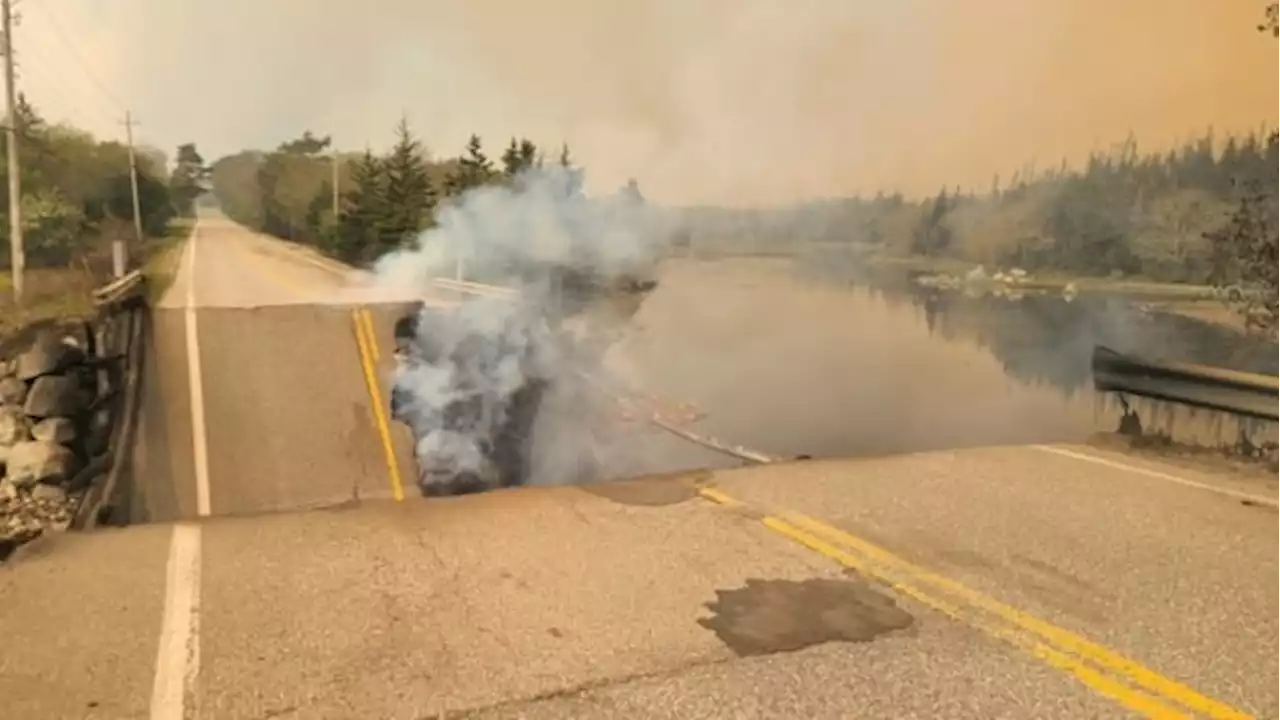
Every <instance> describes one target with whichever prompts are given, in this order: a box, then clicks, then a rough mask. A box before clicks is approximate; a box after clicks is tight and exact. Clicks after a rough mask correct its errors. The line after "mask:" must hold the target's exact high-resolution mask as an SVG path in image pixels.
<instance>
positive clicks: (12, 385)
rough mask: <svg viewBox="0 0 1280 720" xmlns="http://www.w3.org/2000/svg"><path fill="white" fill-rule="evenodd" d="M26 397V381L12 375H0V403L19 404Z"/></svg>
mask: <svg viewBox="0 0 1280 720" xmlns="http://www.w3.org/2000/svg"><path fill="white" fill-rule="evenodd" d="M26 399H27V384H26V383H24V382H22V381H21V380H19V379H18V378H16V377H14V376H12V375H6V376H4V377H0V405H21V404H22V401H24V400H26Z"/></svg>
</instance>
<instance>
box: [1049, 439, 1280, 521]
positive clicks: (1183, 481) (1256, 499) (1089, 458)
mask: <svg viewBox="0 0 1280 720" xmlns="http://www.w3.org/2000/svg"><path fill="white" fill-rule="evenodd" d="M1031 447H1032V448H1034V449H1036V450H1040V451H1042V452H1047V453H1053V454H1054V455H1061V456H1063V457H1069V458H1075V459H1076V460H1082V461H1084V462H1090V463H1094V464H1095V465H1102V466H1105V467H1109V468H1112V469H1113V470H1124V471H1125V472H1131V473H1135V474H1137V475H1145V476H1147V477H1149V478H1155V479H1156V480H1163V481H1165V482H1171V483H1174V484H1177V485H1185V486H1186V487H1190V488H1196V489H1197V490H1207V491H1209V492H1213V493H1218V494H1219V495H1226V496H1227V497H1233V498H1235V499H1237V500H1247V501H1249V502H1251V503H1257V504H1258V505H1266V506H1268V507H1280V503H1277V501H1276V499H1275V498H1269V497H1266V496H1263V495H1254V494H1252V493H1247V492H1241V491H1239V490H1232V489H1231V488H1225V487H1220V486H1217V485H1212V484H1210V483H1204V482H1198V481H1196V480H1189V479H1187V478H1184V477H1178V476H1177V475H1170V474H1169V473H1164V472H1160V471H1159V470H1149V469H1147V468H1143V467H1138V466H1136V465H1129V464H1127V463H1122V462H1118V461H1115V460H1108V459H1107V458H1104V457H1098V456H1097V455H1090V454H1088V453H1082V452H1075V451H1074V450H1067V449H1066V448H1060V447H1054V446H1052V445H1032V446H1031Z"/></svg>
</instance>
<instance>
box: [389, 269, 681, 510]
mask: <svg viewBox="0 0 1280 720" xmlns="http://www.w3.org/2000/svg"><path fill="white" fill-rule="evenodd" d="M440 285H441V286H442V287H443V288H445V289H449V290H454V291H457V292H459V293H461V294H463V295H464V296H465V297H464V298H463V299H462V300H461V301H459V302H458V303H457V304H456V305H452V306H445V307H440V306H436V305H433V304H429V303H425V302H424V303H420V304H419V305H418V306H417V307H415V308H413V309H412V311H411V312H410V313H409V314H407V315H406V316H404V317H402V318H400V320H399V321H398V322H397V323H396V325H395V335H396V338H395V344H396V357H397V361H398V369H397V376H396V381H395V384H394V385H393V388H392V394H391V415H392V417H393V418H394V419H396V420H398V421H400V422H403V423H405V424H406V425H408V426H409V428H410V429H411V430H412V433H413V437H414V446H415V453H414V454H415V457H416V460H417V462H418V466H419V472H418V485H419V488H420V489H421V491H422V493H423V494H424V495H427V496H435V495H456V494H465V493H472V492H480V491H484V490H491V489H496V488H501V487H512V486H517V485H525V484H540V483H541V482H549V483H555V484H560V483H565V482H578V483H580V482H589V481H592V480H599V479H604V478H605V477H606V476H608V475H610V474H611V472H610V469H609V468H607V467H605V464H606V463H605V461H604V459H603V457H602V456H603V455H605V454H607V452H604V451H606V450H607V449H608V448H607V447H606V446H608V445H611V444H615V442H616V440H617V438H606V437H603V436H602V429H603V428H604V427H605V426H607V425H608V424H609V423H608V421H607V419H606V418H607V416H609V415H611V414H612V415H616V413H617V408H616V398H609V397H607V396H606V395H603V394H601V393H600V391H599V387H598V383H596V382H595V381H594V380H593V379H594V378H595V377H597V376H598V375H600V374H602V373H603V372H604V364H605V363H604V358H605V354H606V352H607V350H608V348H609V346H610V344H611V342H612V340H613V339H615V338H616V337H617V335H618V331H619V330H620V328H622V327H623V326H624V325H625V323H626V322H627V321H628V320H629V319H630V317H631V315H632V314H634V312H635V310H636V309H637V308H638V307H639V303H640V302H641V301H642V300H643V297H644V296H645V295H646V294H647V293H648V292H650V291H652V290H653V288H654V287H655V286H656V283H654V282H652V281H640V280H636V279H634V278H631V277H626V276H624V277H621V278H617V279H609V280H601V279H597V278H589V277H585V276H583V275H581V274H573V273H569V272H563V271H561V272H556V273H554V274H553V275H552V276H551V278H550V281H548V282H542V283H537V284H529V285H526V286H523V287H521V288H520V289H519V290H514V289H510V288H499V287H495V286H484V285H478V284H475V283H460V282H457V281H442V282H441V283H440ZM611 441H613V442H611Z"/></svg>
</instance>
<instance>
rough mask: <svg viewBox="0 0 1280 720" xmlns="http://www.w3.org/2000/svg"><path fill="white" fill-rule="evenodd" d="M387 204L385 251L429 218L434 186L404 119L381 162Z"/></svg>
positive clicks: (434, 195)
mask: <svg viewBox="0 0 1280 720" xmlns="http://www.w3.org/2000/svg"><path fill="white" fill-rule="evenodd" d="M382 165H383V172H384V174H385V176H386V180H385V182H386V185H385V192H386V207H385V212H384V214H383V224H382V227H381V230H382V234H381V236H380V240H381V248H382V250H384V251H389V250H392V249H394V248H396V247H398V246H399V245H400V244H401V243H403V242H404V241H405V240H407V239H408V238H410V237H412V236H414V235H417V234H418V233H419V232H421V231H422V230H423V228H425V227H427V226H428V224H429V223H430V221H431V213H432V211H433V210H434V209H435V205H436V193H435V188H434V187H432V185H431V177H430V176H429V175H427V166H426V153H425V151H424V150H423V147H422V143H420V142H418V140H417V139H416V138H415V137H413V134H412V133H411V132H410V131H409V124H408V122H406V121H405V120H404V119H401V120H400V124H399V125H398V126H397V127H396V144H395V146H394V147H392V148H391V153H390V154H389V155H388V156H387V158H386V160H385V161H384V162H383V164H382Z"/></svg>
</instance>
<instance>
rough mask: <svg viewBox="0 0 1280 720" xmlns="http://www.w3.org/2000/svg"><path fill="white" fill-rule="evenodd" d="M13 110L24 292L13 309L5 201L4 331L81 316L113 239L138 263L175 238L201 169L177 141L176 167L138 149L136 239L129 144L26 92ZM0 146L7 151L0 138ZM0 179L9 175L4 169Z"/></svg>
mask: <svg viewBox="0 0 1280 720" xmlns="http://www.w3.org/2000/svg"><path fill="white" fill-rule="evenodd" d="M18 113H19V117H20V118H21V122H20V124H19V127H20V128H21V129H22V135H21V141H20V143H19V162H20V164H21V168H22V206H21V208H22V221H23V240H24V246H25V249H26V275H25V279H26V285H25V290H26V293H25V297H24V300H23V304H22V306H21V307H17V306H15V305H14V302H13V293H12V280H11V275H10V265H9V260H10V255H9V207H8V203H0V273H2V274H0V337H2V336H5V335H8V334H9V333H11V332H14V331H15V330H17V329H18V328H21V327H23V326H26V325H29V324H32V323H37V322H41V321H47V320H55V319H74V318H77V317H83V316H85V315H87V314H88V313H89V312H90V310H91V305H90V294H91V292H92V290H93V288H94V287H97V286H99V285H101V284H102V283H104V282H106V281H107V280H108V279H109V277H110V273H111V243H112V241H113V240H115V239H117V238H119V239H123V240H124V241H125V242H126V246H127V248H128V250H129V256H130V262H131V265H132V266H134V267H138V266H142V267H146V266H147V264H148V263H149V262H150V261H151V260H152V258H154V257H156V256H157V255H159V254H161V253H163V252H166V251H167V250H168V249H169V248H171V247H173V246H174V245H176V244H177V243H176V242H175V241H176V240H178V239H180V238H181V237H183V236H184V232H185V230H186V229H187V228H189V227H190V225H189V223H187V222H186V221H185V220H184V218H187V217H189V216H190V215H191V208H192V203H193V201H194V199H195V198H196V196H197V195H198V194H199V193H200V192H202V191H201V189H200V183H201V182H202V180H201V178H202V177H203V174H204V172H205V171H204V169H203V161H202V160H201V159H200V158H199V153H198V152H196V149H195V146H194V145H184V146H183V147H182V148H179V150H178V156H177V163H176V169H175V171H174V172H173V173H172V174H170V173H169V172H168V171H167V164H168V163H167V158H166V156H165V154H164V153H163V152H162V151H160V150H156V149H154V148H146V147H139V148H137V150H136V155H137V163H138V204H139V208H140V211H141V212H140V216H141V219H142V227H143V232H144V234H145V236H146V237H145V240H144V241H143V242H142V243H139V242H138V240H137V237H136V233H135V230H134V225H133V195H132V188H131V184H130V178H129V150H128V147H126V146H125V145H124V144H123V143H120V142H116V141H111V140H99V139H97V138H95V137H93V136H92V135H91V134H89V133H87V132H85V131H83V130H80V129H79V128H76V127H74V126H71V125H66V124H55V123H49V122H47V121H45V119H44V118H42V117H41V116H40V114H39V112H38V110H37V109H36V108H35V107H33V106H32V105H31V104H30V103H29V102H27V101H26V99H25V98H21V99H20V101H19V105H18ZM0 152H4V153H7V152H8V148H7V142H6V140H5V139H4V137H3V135H0ZM0 177H4V182H7V170H6V169H5V168H3V167H0Z"/></svg>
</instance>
